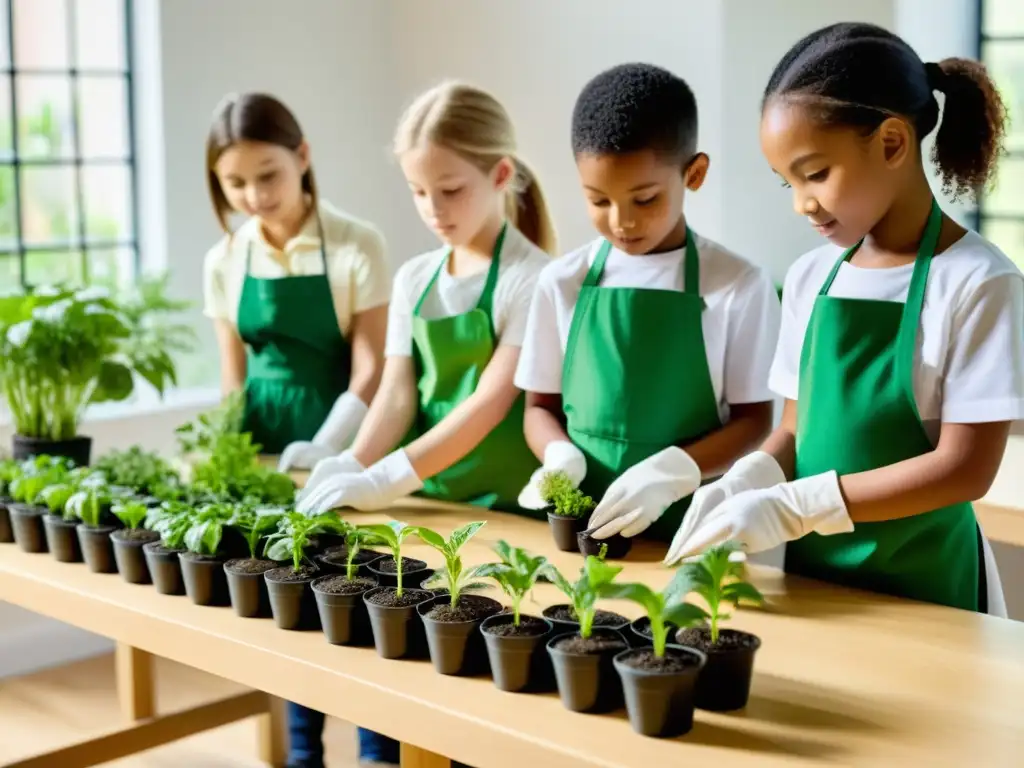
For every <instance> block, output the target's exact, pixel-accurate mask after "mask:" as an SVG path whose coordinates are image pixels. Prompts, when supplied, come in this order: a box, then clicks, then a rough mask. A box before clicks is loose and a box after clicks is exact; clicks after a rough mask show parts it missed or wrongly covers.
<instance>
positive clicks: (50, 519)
mask: <svg viewBox="0 0 1024 768" xmlns="http://www.w3.org/2000/svg"><path fill="white" fill-rule="evenodd" d="M77 526H78V521H77V520H65V519H64V518H63V517H61V516H60V515H43V530H44V531H45V533H46V548H47V549H49V550H50V554H51V555H53V559H54V560H56V561H57V562H58V563H80V562H82V546H81V544H79V543H78V534H77V533H76V532H75V528H76V527H77Z"/></svg>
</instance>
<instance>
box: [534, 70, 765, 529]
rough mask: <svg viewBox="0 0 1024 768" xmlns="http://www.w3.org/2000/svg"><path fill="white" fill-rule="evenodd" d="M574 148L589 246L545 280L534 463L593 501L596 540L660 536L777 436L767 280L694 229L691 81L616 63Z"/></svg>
mask: <svg viewBox="0 0 1024 768" xmlns="http://www.w3.org/2000/svg"><path fill="white" fill-rule="evenodd" d="M572 143H573V152H574V154H575V159H576V166H577V170H578V172H579V177H580V182H581V184H582V186H583V192H584V195H585V197H586V201H587V209H588V212H589V214H590V218H591V221H592V223H593V225H594V228H595V229H596V230H597V232H598V233H599V234H600V235H601V237H600V238H598V239H597V240H595V241H593V242H591V243H588V244H587V245H585V246H583V247H582V248H579V249H577V250H576V251H574V252H572V253H569V254H567V255H565V256H563V257H562V258H560V259H558V260H557V261H555V262H553V263H552V264H550V265H549V266H548V267H546V268H545V270H544V272H542V273H541V276H540V278H539V279H538V287H537V294H536V296H535V298H534V303H533V306H532V309H531V312H530V324H529V326H528V329H527V335H526V341H525V343H524V344H523V353H522V356H521V358H520V362H519V369H518V370H517V372H516V384H517V385H518V386H519V387H520V388H522V389H523V390H525V391H526V392H527V412H526V421H525V431H526V437H527V440H528V441H529V443H530V445H531V447H532V448H533V450H534V451H535V453H536V455H537V456H538V457H540V458H542V459H543V466H542V467H541V468H540V469H539V470H538V471H537V472H535V473H534V475H533V476H532V478H531V479H530V482H529V483H528V484H527V486H526V487H525V488H524V489H523V491H522V495H521V496H520V503H521V504H523V505H524V506H529V507H533V508H541V507H543V506H544V500H543V499H541V497H540V493H539V484H540V481H541V479H542V478H543V476H544V475H545V473H548V472H552V471H555V470H561V471H564V472H565V473H566V474H567V475H569V477H570V479H571V480H572V481H573V482H574V483H575V484H576V485H579V486H580V487H582V489H583V490H584V491H586V492H587V493H588V494H589V495H591V496H592V497H594V498H595V499H598V500H599V501H600V503H599V504H598V506H597V508H596V509H595V510H594V512H593V514H592V516H591V518H590V521H589V528H590V530H591V532H592V535H593V536H594V537H595V538H597V539H603V538H607V537H608V536H611V535H614V534H621V535H623V536H635V535H637V534H640V533H644V535H646V536H651V537H654V538H657V539H660V540H663V541H666V542H667V541H668V540H669V539H670V538H671V537H672V534H673V533H675V531H676V529H677V528H678V526H679V522H680V520H681V519H682V516H683V514H684V512H685V511H686V506H687V503H688V501H689V496H690V495H691V494H692V493H693V492H694V491H695V490H696V489H697V487H698V486H699V485H700V482H701V479H702V477H705V476H712V477H713V476H715V475H716V474H720V473H721V472H722V471H724V470H725V469H726V468H727V467H728V466H729V465H730V464H731V463H732V462H733V461H734V460H735V459H736V458H737V457H738V456H740V455H742V454H743V453H744V452H746V451H748V450H750V449H751V448H752V447H753V446H754V445H756V444H757V442H758V441H760V440H761V439H763V437H764V436H765V435H766V434H767V433H768V431H769V429H770V428H771V415H772V404H771V399H772V397H771V393H770V392H769V391H768V386H767V383H768V368H769V366H770V365H771V355H772V351H773V350H774V348H775V340H776V334H777V332H778V324H779V299H778V296H777V294H776V292H775V288H774V286H773V283H772V281H771V279H770V278H769V276H768V274H767V272H766V271H765V270H763V269H761V268H759V267H757V266H755V265H754V264H751V263H750V262H748V261H746V260H745V259H743V258H741V257H739V256H737V255H735V254H733V253H731V252H729V251H728V250H727V249H725V248H723V247H722V246H721V245H718V244H717V243H714V242H712V241H711V240H709V239H707V238H705V237H702V236H700V235H698V234H697V233H695V232H694V231H693V230H692V229H691V228H690V227H689V226H688V225H687V221H686V218H685V216H684V215H683V198H684V196H685V194H686V193H687V192H688V191H689V192H695V191H696V190H698V189H699V188H700V187H701V185H702V184H703V182H704V178H705V176H706V174H707V171H708V165H709V159H708V157H707V155H705V154H704V153H702V152H699V151H698V149H697V104H696V100H695V98H694V96H693V93H692V92H691V91H690V88H689V87H688V86H687V84H686V83H685V82H684V81H683V80H681V79H680V78H678V77H676V76H675V75H673V74H672V73H670V72H667V71H665V70H664V69H660V68H658V67H654V66H650V65H646V64H626V65H622V66H618V67H614V68H612V69H610V70H608V71H606V72H603V73H601V74H600V75H598V76H597V77H595V78H594V79H593V80H591V81H590V82H589V83H588V84H587V85H586V87H584V89H583V91H582V93H581V94H580V96H579V98H578V99H577V102H576V106H575V110H574V112H573V120H572Z"/></svg>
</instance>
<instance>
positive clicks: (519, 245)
mask: <svg viewBox="0 0 1024 768" xmlns="http://www.w3.org/2000/svg"><path fill="white" fill-rule="evenodd" d="M447 255H448V247H447V246H445V247H444V248H438V249H437V250H434V251H430V252H429V253H424V254H420V255H419V256H416V257H415V258H413V259H410V260H409V261H407V262H406V263H405V264H403V265H402V266H401V267H399V268H398V272H397V274H396V275H395V286H394V289H393V290H392V294H391V306H390V307H389V309H388V336H387V343H386V345H385V347H384V354H385V356H387V357H409V356H411V355H412V313H413V310H414V309H415V308H416V303H417V302H418V301H419V300H420V296H422V295H423V291H425V290H426V288H427V285H428V284H429V283H430V278H432V277H433V276H434V273H435V272H436V271H437V268H438V266H439V265H440V264H441V262H442V261H443V260H445V259H446V258H447ZM499 260H500V261H499V265H498V283H497V285H496V286H495V288H494V297H493V300H492V306H491V311H492V320H493V323H494V332H495V334H496V335H497V337H498V344H503V345H506V346H512V347H518V346H520V345H522V343H523V333H524V332H525V329H526V318H527V316H528V315H529V312H530V301H531V299H532V297H533V291H534V288H535V287H536V284H537V275H538V274H539V273H540V271H541V270H542V269H543V268H544V266H545V265H547V264H550V263H551V257H550V256H548V254H546V253H545V252H544V251H542V250H541V249H540V248H538V247H537V246H535V245H534V244H533V243H531V242H530V241H529V240H527V239H526V236H525V235H523V234H522V233H521V232H520V231H519V230H518V229H516V228H515V227H512V226H509V228H508V230H507V232H506V233H505V242H504V243H503V244H502V247H501V254H500V255H499ZM486 282H487V269H486V268H484V269H482V270H480V271H479V272H476V273H474V274H472V275H466V276H464V277H453V276H452V274H451V273H450V272H449V271H448V265H446V267H445V268H444V269H442V270H441V274H440V275H438V278H437V280H436V281H434V285H433V286H432V287H431V289H430V293H429V294H428V295H427V298H426V300H425V301H424V302H423V306H422V307H421V308H420V316H421V317H423V318H424V319H426V320H436V319H439V318H442V317H453V316H454V315H461V314H464V313H466V312H469V311H470V310H472V309H473V308H474V307H475V306H476V305H477V302H479V301H480V295H481V294H482V293H483V290H484V285H485V284H486Z"/></svg>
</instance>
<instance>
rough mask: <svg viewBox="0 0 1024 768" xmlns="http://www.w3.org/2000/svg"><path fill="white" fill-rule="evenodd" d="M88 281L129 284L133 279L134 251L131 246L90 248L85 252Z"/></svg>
mask: <svg viewBox="0 0 1024 768" xmlns="http://www.w3.org/2000/svg"><path fill="white" fill-rule="evenodd" d="M86 262H87V264H88V267H89V282H90V283H95V284H100V285H118V286H128V285H131V284H132V282H133V281H134V279H135V251H134V249H132V248H100V249H97V250H92V249H90V250H89V251H88V252H87V253H86Z"/></svg>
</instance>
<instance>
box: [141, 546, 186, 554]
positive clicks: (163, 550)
mask: <svg viewBox="0 0 1024 768" xmlns="http://www.w3.org/2000/svg"><path fill="white" fill-rule="evenodd" d="M149 551H150V552H152V553H153V554H154V555H175V554H178V553H180V552H184V551H185V550H183V549H172V548H171V547H165V546H164V545H163V544H153V545H152V546H150V547H149Z"/></svg>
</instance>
